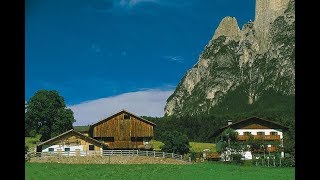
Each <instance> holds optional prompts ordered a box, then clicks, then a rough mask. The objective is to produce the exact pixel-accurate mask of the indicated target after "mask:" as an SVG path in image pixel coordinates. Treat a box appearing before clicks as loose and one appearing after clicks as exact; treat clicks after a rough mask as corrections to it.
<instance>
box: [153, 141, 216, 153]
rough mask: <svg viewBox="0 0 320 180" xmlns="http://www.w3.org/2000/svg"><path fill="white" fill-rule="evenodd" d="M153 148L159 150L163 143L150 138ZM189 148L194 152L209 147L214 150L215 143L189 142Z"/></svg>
mask: <svg viewBox="0 0 320 180" xmlns="http://www.w3.org/2000/svg"><path fill="white" fill-rule="evenodd" d="M151 143H152V144H153V149H154V150H156V151H160V146H161V145H163V143H162V142H161V141H156V140H151ZM190 146H191V148H190V149H191V150H192V151H195V152H202V151H203V150H204V149H209V150H210V151H211V152H216V145H215V144H214V143H201V142H190Z"/></svg>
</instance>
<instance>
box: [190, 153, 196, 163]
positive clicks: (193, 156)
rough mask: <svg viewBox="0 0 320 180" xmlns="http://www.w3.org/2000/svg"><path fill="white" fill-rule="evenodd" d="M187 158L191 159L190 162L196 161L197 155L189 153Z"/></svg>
mask: <svg viewBox="0 0 320 180" xmlns="http://www.w3.org/2000/svg"><path fill="white" fill-rule="evenodd" d="M189 157H190V158H191V161H196V158H197V153H196V152H194V151H191V152H190V156H189Z"/></svg>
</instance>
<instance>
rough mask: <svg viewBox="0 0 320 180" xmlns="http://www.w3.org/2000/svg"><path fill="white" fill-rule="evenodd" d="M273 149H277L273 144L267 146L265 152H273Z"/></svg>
mask: <svg viewBox="0 0 320 180" xmlns="http://www.w3.org/2000/svg"><path fill="white" fill-rule="evenodd" d="M275 151H277V147H275V146H271V147H267V152H275Z"/></svg>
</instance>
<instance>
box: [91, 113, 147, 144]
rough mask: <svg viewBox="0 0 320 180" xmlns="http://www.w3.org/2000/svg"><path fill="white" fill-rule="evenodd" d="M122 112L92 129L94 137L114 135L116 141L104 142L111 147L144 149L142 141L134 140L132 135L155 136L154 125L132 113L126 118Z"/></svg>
mask: <svg viewBox="0 0 320 180" xmlns="http://www.w3.org/2000/svg"><path fill="white" fill-rule="evenodd" d="M124 114H125V113H121V114H119V115H117V116H115V117H113V118H111V119H109V120H107V121H105V122H102V123H100V124H98V125H96V126H94V127H93V129H92V137H93V138H96V139H97V140H99V137H114V142H106V141H105V142H104V143H105V144H106V145H107V146H108V147H109V148H111V149H143V148H144V147H145V146H144V145H143V142H142V141H139V142H133V141H131V137H149V138H150V139H151V138H152V137H153V126H152V125H151V124H149V123H146V122H144V121H141V120H139V119H137V118H135V117H134V116H131V115H130V119H124Z"/></svg>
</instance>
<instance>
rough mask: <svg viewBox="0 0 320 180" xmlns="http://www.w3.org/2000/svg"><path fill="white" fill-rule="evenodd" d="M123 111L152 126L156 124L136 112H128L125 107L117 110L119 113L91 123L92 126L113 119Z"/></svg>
mask: <svg viewBox="0 0 320 180" xmlns="http://www.w3.org/2000/svg"><path fill="white" fill-rule="evenodd" d="M121 113H126V114H129V115H131V116H134V117H135V118H136V119H138V120H140V121H143V122H145V123H148V124H150V125H152V126H156V124H155V123H153V122H151V121H148V120H146V119H143V118H142V117H140V116H138V115H136V114H133V113H131V112H128V111H127V110H124V109H123V110H121V111H119V112H117V113H115V114H112V115H110V116H108V117H105V118H103V119H101V120H100V121H98V122H96V123H93V124H91V125H90V128H92V127H94V126H96V125H99V124H101V123H104V122H106V121H108V120H110V119H112V118H113V117H115V116H118V115H120V114H121Z"/></svg>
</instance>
